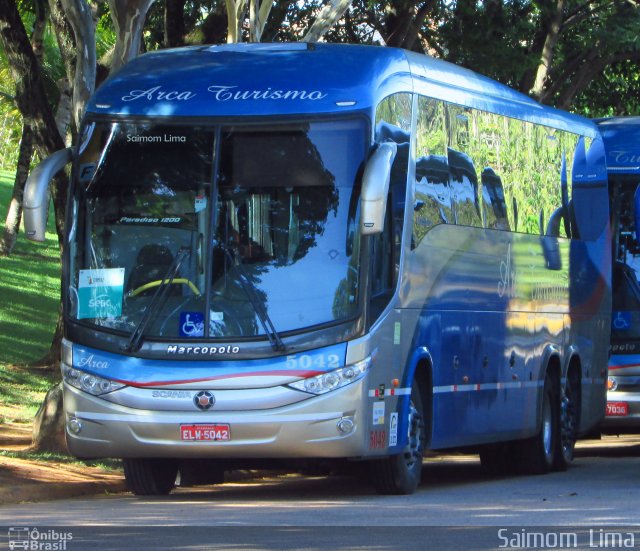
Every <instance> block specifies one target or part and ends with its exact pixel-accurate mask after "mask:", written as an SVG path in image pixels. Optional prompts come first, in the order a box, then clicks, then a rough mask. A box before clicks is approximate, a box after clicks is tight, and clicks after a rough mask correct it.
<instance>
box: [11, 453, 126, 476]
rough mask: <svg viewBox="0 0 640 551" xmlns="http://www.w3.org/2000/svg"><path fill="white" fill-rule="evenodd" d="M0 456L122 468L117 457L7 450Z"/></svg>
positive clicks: (100, 467)
mask: <svg viewBox="0 0 640 551" xmlns="http://www.w3.org/2000/svg"><path fill="white" fill-rule="evenodd" d="M0 457H10V458H13V459H28V460H37V461H51V462H54V463H67V464H69V465H80V466H86V467H96V468H98V469H102V470H103V471H117V470H121V469H122V462H121V461H120V460H119V459H83V460H80V459H74V458H73V457H71V456H69V455H63V454H61V453H50V452H31V451H8V450H0Z"/></svg>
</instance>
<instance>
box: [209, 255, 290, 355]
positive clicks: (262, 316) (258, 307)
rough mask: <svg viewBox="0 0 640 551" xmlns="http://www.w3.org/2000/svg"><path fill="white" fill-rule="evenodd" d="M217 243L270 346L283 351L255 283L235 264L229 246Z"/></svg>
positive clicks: (283, 346)
mask: <svg viewBox="0 0 640 551" xmlns="http://www.w3.org/2000/svg"><path fill="white" fill-rule="evenodd" d="M219 245H220V248H221V249H222V250H223V252H224V255H225V258H226V259H227V260H228V261H229V264H231V269H232V270H233V271H234V272H235V273H236V276H237V277H238V281H240V287H242V290H243V291H244V292H245V294H246V295H247V298H248V299H249V302H250V303H251V306H253V310H254V312H255V313H256V314H257V316H258V319H259V320H260V325H262V329H263V330H264V332H265V335H267V338H268V339H269V343H270V344H271V346H272V348H273V349H274V350H276V351H278V352H284V351H285V350H286V349H287V347H286V346H285V344H284V342H282V338H280V335H279V334H278V332H277V331H276V328H275V325H273V321H271V318H270V317H269V312H267V308H266V306H265V304H264V301H263V300H262V298H261V297H260V296H259V294H258V292H257V291H256V287H255V285H254V284H253V283H252V282H251V280H250V279H249V278H248V277H247V276H246V275H245V273H244V271H243V270H242V269H241V267H240V266H238V265H237V264H236V262H235V260H234V258H233V255H232V254H231V252H230V251H229V248H228V247H227V246H226V245H223V244H221V243H220V244H219Z"/></svg>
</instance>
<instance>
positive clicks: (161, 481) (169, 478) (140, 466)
mask: <svg viewBox="0 0 640 551" xmlns="http://www.w3.org/2000/svg"><path fill="white" fill-rule="evenodd" d="M123 464H124V478H125V481H126V483H127V486H128V487H129V490H131V491H132V492H133V493H134V494H135V495H137V496H164V495H167V494H168V493H169V492H171V490H173V488H174V486H175V483H176V476H177V475H178V463H177V461H174V460H173V459H137V458H136V459H124V460H123Z"/></svg>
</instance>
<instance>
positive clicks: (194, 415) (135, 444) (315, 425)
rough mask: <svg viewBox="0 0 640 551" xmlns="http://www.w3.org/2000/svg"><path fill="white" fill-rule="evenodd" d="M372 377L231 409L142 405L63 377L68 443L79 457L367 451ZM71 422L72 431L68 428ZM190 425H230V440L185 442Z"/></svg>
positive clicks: (336, 455)
mask: <svg viewBox="0 0 640 551" xmlns="http://www.w3.org/2000/svg"><path fill="white" fill-rule="evenodd" d="M367 380H368V377H364V378H363V379H361V380H359V381H357V382H355V383H353V384H351V385H348V386H346V387H343V388H341V389H338V390H335V391H332V392H328V393H327V394H324V395H320V396H312V397H310V398H308V399H306V400H304V401H302V402H298V403H295V404H290V405H286V406H280V407H273V408H270V409H261V410H250V409H244V410H228V411H217V410H216V409H215V408H213V409H211V410H208V411H159V410H148V409H136V408H133V407H129V406H125V405H121V404H117V403H114V402H113V401H107V400H105V399H103V398H100V397H95V396H92V395H90V394H87V393H85V392H82V391H80V390H78V389H76V388H74V387H72V386H70V385H68V384H66V383H65V385H64V404H65V412H66V413H65V415H66V433H67V445H68V448H69V451H70V452H71V453H72V454H73V455H75V456H77V457H82V458H99V457H115V458H124V457H175V458H226V459H233V458H236V459H238V458H294V457H296V458H349V457H361V456H363V455H364V454H365V449H366V448H365V443H366V439H365V436H364V435H365V432H366V430H365V429H366V427H365V424H366V423H365V417H364V411H365V405H366V399H367V398H366V396H367V392H366V391H365V389H366V388H367ZM149 392H151V391H149ZM213 392H215V393H219V391H213ZM252 392H253V393H255V392H256V390H255V389H254V390H252ZM345 418H348V419H350V420H351V421H352V422H353V428H352V430H350V431H349V432H347V433H345V432H343V431H342V430H340V428H338V424H339V423H340V421H341V420H344V419H345ZM70 424H71V426H72V427H73V428H74V429H75V430H74V431H72V430H70V428H69V427H70ZM190 424H198V425H201V424H227V425H229V428H230V433H231V439H230V440H229V441H199V442H193V441H183V440H182V439H181V432H180V426H181V425H190ZM347 425H348V423H347ZM342 427H343V428H344V423H343V424H342ZM78 428H79V429H80V430H79V431H78Z"/></svg>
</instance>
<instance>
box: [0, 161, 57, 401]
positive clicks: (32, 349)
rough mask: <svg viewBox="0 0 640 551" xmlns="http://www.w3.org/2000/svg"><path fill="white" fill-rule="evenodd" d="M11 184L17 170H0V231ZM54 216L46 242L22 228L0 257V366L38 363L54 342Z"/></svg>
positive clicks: (55, 317)
mask: <svg viewBox="0 0 640 551" xmlns="http://www.w3.org/2000/svg"><path fill="white" fill-rule="evenodd" d="M12 189H13V174H11V173H8V172H0V232H3V231H4V220H5V217H6V213H7V208H8V205H9V201H10V199H11V192H12ZM49 219H50V220H49V229H48V232H47V234H46V241H45V242H44V243H33V242H30V241H27V239H26V238H25V237H24V233H23V232H22V231H21V232H20V234H19V237H18V242H17V243H16V247H15V249H14V251H13V253H12V254H11V256H9V257H0V366H7V365H26V364H30V363H33V362H35V361H37V360H38V359H39V358H41V357H42V356H44V355H45V353H46V352H47V351H48V349H49V345H50V344H51V337H52V335H53V331H54V329H55V324H56V321H57V319H58V306H59V304H60V257H59V249H58V241H57V237H56V235H55V230H54V228H53V216H52V215H50V216H49ZM0 392H1V391H0ZM0 396H1V395H0Z"/></svg>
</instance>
